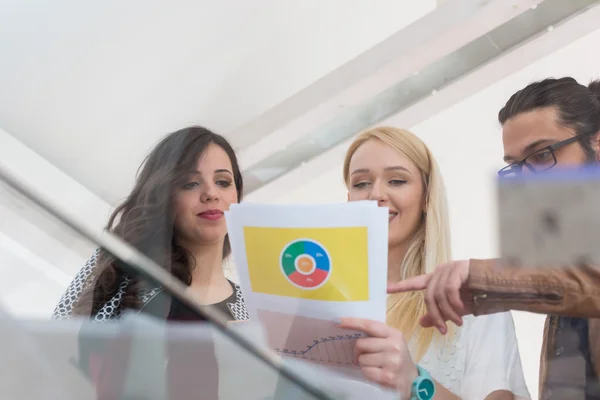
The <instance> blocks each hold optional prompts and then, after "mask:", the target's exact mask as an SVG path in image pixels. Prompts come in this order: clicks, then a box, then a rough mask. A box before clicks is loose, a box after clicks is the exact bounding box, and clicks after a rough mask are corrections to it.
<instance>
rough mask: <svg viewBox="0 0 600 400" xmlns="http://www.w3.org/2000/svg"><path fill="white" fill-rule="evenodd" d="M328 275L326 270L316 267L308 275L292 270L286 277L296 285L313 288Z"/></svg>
mask: <svg viewBox="0 0 600 400" xmlns="http://www.w3.org/2000/svg"><path fill="white" fill-rule="evenodd" d="M327 276H329V273H328V272H327V271H324V270H322V269H319V268H316V269H315V270H314V271H313V272H312V273H311V274H310V275H304V274H302V273H300V272H297V271H296V272H292V274H291V275H289V276H288V279H289V280H290V281H292V282H293V283H295V284H296V285H298V286H302V287H305V288H314V287H317V286H319V285H320V284H322V283H323V282H325V280H326V279H327Z"/></svg>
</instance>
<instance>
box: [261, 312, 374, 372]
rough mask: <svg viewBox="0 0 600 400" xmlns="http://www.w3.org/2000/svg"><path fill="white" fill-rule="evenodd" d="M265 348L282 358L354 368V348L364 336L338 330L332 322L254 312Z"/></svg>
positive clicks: (277, 313) (282, 314) (275, 313)
mask: <svg viewBox="0 0 600 400" xmlns="http://www.w3.org/2000/svg"><path fill="white" fill-rule="evenodd" d="M258 318H259V320H260V322H261V323H262V324H263V326H264V327H265V330H266V332H267V338H268V339H267V340H268V343H269V347H271V348H272V349H273V350H275V352H277V353H278V354H280V355H281V356H283V357H294V358H299V359H303V360H306V361H310V362H315V363H319V364H328V365H335V366H339V367H357V365H356V364H355V363H354V345H355V343H356V341H357V340H358V339H359V338H361V337H363V336H364V335H363V334H362V333H360V332H354V331H349V330H346V329H339V328H337V327H336V326H335V324H334V323H333V321H328V320H323V319H318V318H309V317H304V316H298V315H291V314H285V313H279V312H274V311H268V310H258Z"/></svg>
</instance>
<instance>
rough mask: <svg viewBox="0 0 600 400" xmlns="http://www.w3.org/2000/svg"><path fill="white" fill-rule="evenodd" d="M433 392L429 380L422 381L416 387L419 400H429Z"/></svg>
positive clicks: (433, 388) (433, 389) (431, 383)
mask: <svg viewBox="0 0 600 400" xmlns="http://www.w3.org/2000/svg"><path fill="white" fill-rule="evenodd" d="M434 392H435V386H434V384H433V381H432V380H431V379H423V380H422V381H421V382H419V384H418V385H417V395H418V396H419V400H430V399H431V398H433V393H434Z"/></svg>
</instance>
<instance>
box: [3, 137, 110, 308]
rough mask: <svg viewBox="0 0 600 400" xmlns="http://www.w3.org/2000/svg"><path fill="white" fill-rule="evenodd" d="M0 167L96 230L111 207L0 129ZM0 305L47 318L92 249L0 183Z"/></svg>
mask: <svg viewBox="0 0 600 400" xmlns="http://www.w3.org/2000/svg"><path fill="white" fill-rule="evenodd" d="M0 160H1V161H0V162H1V163H2V165H3V166H4V167H6V168H8V169H9V170H10V171H11V172H12V173H13V174H14V175H15V176H17V177H18V178H19V179H21V180H23V181H24V182H26V183H27V184H29V185H32V186H33V187H34V188H35V189H37V190H40V191H41V192H42V193H43V194H44V195H45V196H46V197H48V198H49V199H50V200H52V201H53V202H56V203H58V204H60V205H62V206H63V207H64V208H65V209H66V210H68V211H69V212H71V213H74V214H76V215H78V216H81V217H82V218H83V221H84V222H85V223H87V224H89V225H90V226H91V227H93V228H95V229H98V230H99V231H100V230H102V228H103V226H104V225H105V223H106V219H107V217H108V215H109V213H110V212H111V210H112V208H111V207H110V206H109V205H108V204H107V203H106V202H104V201H103V200H101V199H99V198H98V197H97V196H95V195H94V194H93V193H92V192H90V191H89V190H88V189H86V188H85V187H84V186H82V185H81V184H79V183H77V182H76V181H74V180H73V179H71V178H70V177H69V176H67V175H66V174H64V173H63V172H62V171H60V170H59V169H57V168H56V167H55V166H53V165H52V164H50V163H49V162H47V161H46V160H45V159H43V158H42V157H40V156H39V155H37V154H36V153H35V152H33V151H31V150H30V149H29V148H28V147H26V146H25V145H23V144H22V143H20V142H19V141H18V140H16V139H15V138H14V137H13V136H11V135H10V134H9V133H8V132H6V131H3V130H1V129H0ZM0 216H1V217H0V302H2V303H3V306H4V307H6V308H7V309H8V310H9V311H11V312H13V313H15V314H17V315H20V316H32V317H40V318H44V317H48V316H49V315H50V313H51V312H52V310H53V309H54V306H55V305H56V302H57V300H58V299H59V297H60V295H61V294H62V292H63V290H64V288H65V287H66V285H67V284H68V283H69V282H70V280H71V277H72V276H73V275H74V274H75V273H76V272H77V270H78V269H79V268H80V267H81V265H82V263H83V262H85V260H86V259H87V258H88V257H89V255H90V254H91V251H92V250H93V249H94V248H95V245H94V244H93V243H90V242H89V241H87V240H82V239H81V238H80V237H79V236H78V235H77V234H75V233H73V232H71V231H70V229H69V228H68V227H66V226H65V225H63V224H62V223H61V222H59V221H58V220H56V219H54V218H53V217H52V216H50V215H49V214H47V213H46V212H44V211H43V210H41V209H40V208H39V207H38V206H36V205H34V204H33V203H31V202H30V201H28V200H27V199H25V198H23V197H21V196H20V195H18V194H17V193H16V192H14V191H12V190H9V189H8V187H7V186H6V184H4V183H2V182H0Z"/></svg>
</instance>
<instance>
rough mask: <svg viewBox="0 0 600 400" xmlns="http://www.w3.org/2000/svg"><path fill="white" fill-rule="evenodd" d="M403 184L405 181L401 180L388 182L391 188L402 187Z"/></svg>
mask: <svg viewBox="0 0 600 400" xmlns="http://www.w3.org/2000/svg"><path fill="white" fill-rule="evenodd" d="M405 183H406V181H403V180H402V179H393V180H391V181H390V184H391V185H393V186H399V185H403V184H405Z"/></svg>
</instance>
